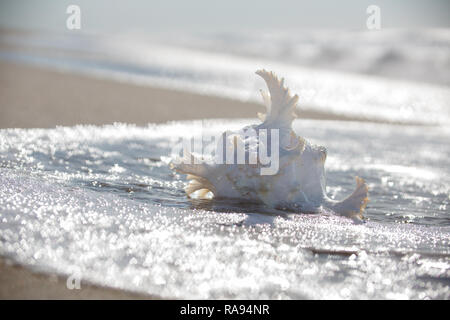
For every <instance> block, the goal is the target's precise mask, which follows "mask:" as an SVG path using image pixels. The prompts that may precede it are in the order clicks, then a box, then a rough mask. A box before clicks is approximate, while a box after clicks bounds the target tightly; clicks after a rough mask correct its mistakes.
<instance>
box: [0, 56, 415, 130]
mask: <svg viewBox="0 0 450 320" xmlns="http://www.w3.org/2000/svg"><path fill="white" fill-rule="evenodd" d="M43 93H45V94H43ZM257 112H264V106H263V104H262V103H261V104H259V103H254V102H250V101H248V102H244V101H239V100H233V99H227V98H222V97H215V96H206V95H201V94H196V93H190V92H183V91H177V90H172V89H163V88H156V87H151V86H143V85H137V84H130V83H122V82H118V81H115V80H108V79H102V78H96V77H91V76H88V75H83V74H72V73H65V72H62V71H57V70H52V69H46V68H41V67H37V66H31V65H24V64H23V65H22V64H12V63H8V62H5V61H1V60H0V129H5V128H53V127H55V126H57V125H58V126H74V125H79V124H89V125H104V124H112V123H114V122H121V123H132V124H136V125H147V124H149V123H164V122H168V121H177V120H196V119H207V118H209V119H211V118H231V119H232V118H255V117H256V114H257ZM299 117H300V118H303V119H316V120H339V121H362V122H373V123H390V124H399V125H402V123H396V122H385V121H378V120H370V121H369V120H366V119H361V118H355V117H347V116H343V115H335V114H331V113H326V112H319V111H310V110H300V115H299ZM403 125H414V124H412V123H408V124H403Z"/></svg>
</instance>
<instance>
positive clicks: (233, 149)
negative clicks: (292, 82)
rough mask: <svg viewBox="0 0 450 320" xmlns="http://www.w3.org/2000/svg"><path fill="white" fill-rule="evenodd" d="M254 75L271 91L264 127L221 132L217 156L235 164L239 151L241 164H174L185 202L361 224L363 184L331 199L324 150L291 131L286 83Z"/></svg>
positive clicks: (291, 99) (188, 160)
mask: <svg viewBox="0 0 450 320" xmlns="http://www.w3.org/2000/svg"><path fill="white" fill-rule="evenodd" d="M256 74H257V75H259V76H261V77H262V78H263V79H264V80H265V82H266V84H267V87H268V90H269V92H268V93H267V92H265V91H262V90H261V95H262V97H263V101H264V104H265V106H266V113H265V114H261V113H260V114H258V117H259V118H260V119H261V121H262V123H260V124H255V125H251V126H247V127H244V128H242V129H241V130H239V131H236V132H231V131H227V132H224V133H223V134H222V137H223V139H221V140H220V141H219V142H218V143H217V145H216V152H217V153H218V154H226V155H227V156H228V155H230V154H231V155H232V157H231V160H236V159H237V158H238V156H237V154H238V153H239V151H238V150H240V149H239V147H240V148H241V149H242V150H241V151H242V153H241V156H242V155H244V156H245V157H244V160H245V161H244V162H243V163H242V162H237V161H235V162H233V161H229V160H230V159H229V158H226V159H225V161H219V162H215V163H211V161H206V160H205V159H204V158H200V157H199V156H198V155H195V154H187V155H186V154H185V155H184V158H183V159H176V161H172V162H171V163H170V167H171V168H172V169H173V170H175V171H176V172H178V173H182V174H187V179H188V180H189V184H188V186H187V187H186V189H185V190H186V193H187V195H188V197H197V198H204V197H215V198H240V199H247V200H249V201H259V202H263V203H264V204H265V205H266V206H268V207H269V208H273V209H283V210H286V209H287V210H290V211H295V212H303V213H312V212H318V211H319V209H321V208H328V209H331V210H332V211H334V212H335V213H337V214H339V215H342V216H346V217H349V218H353V219H356V220H360V219H362V217H363V212H364V209H365V207H366V205H367V202H368V187H367V185H366V183H365V182H364V180H363V179H362V178H359V177H356V189H355V190H354V191H353V193H352V194H351V195H350V196H348V197H347V198H345V199H343V200H341V201H336V200H333V199H330V198H329V197H328V196H327V194H326V185H325V169H324V166H325V161H326V157H327V150H326V148H325V147H323V146H317V145H313V144H311V143H309V142H308V141H307V140H305V139H304V138H302V137H300V136H298V135H297V134H296V133H295V132H294V131H293V129H292V121H293V120H294V118H295V117H296V114H295V110H296V105H297V101H298V96H297V95H294V96H292V95H291V93H290V91H289V89H288V88H287V87H285V86H284V79H283V78H281V79H279V78H278V77H277V76H276V75H275V74H274V73H273V72H268V71H266V70H258V71H257V72H256ZM249 132H250V133H253V134H249ZM264 152H266V154H264ZM269 154H270V156H271V157H268V155H269ZM268 158H270V161H271V162H270V163H268V161H267V159H268ZM250 159H252V160H253V161H250ZM194 160H195V161H194ZM220 160H223V159H220Z"/></svg>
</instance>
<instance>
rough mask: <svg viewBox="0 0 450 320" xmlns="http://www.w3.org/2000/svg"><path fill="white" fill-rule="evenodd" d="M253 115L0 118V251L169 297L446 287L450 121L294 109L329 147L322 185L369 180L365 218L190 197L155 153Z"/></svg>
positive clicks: (336, 188) (368, 293)
mask: <svg viewBox="0 0 450 320" xmlns="http://www.w3.org/2000/svg"><path fill="white" fill-rule="evenodd" d="M255 121H256V120H239V121H224V120H210V121H203V122H200V121H197V122H177V123H170V124H165V125H149V126H148V127H136V126H131V125H122V124H116V125H110V126H103V127H96V126H76V127H58V128H56V129H28V130H25V129H7V130H0V221H1V223H0V254H1V255H3V256H9V257H11V258H13V259H14V260H16V261H18V262H20V263H23V264H25V265H27V266H31V267H33V268H36V269H39V270H43V271H56V272H58V273H61V274H64V275H71V274H73V273H76V274H80V275H81V276H82V279H83V280H89V281H92V282H95V283H99V284H103V285H108V286H113V287H118V288H126V289H129V290H135V291H139V292H146V293H150V294H155V295H160V296H162V297H178V298H316V299H317V298H318V299H321V298H418V299H422V298H445V299H448V298H450V291H449V285H450V281H449V280H450V246H449V244H450V210H449V201H450V196H449V195H450V176H449V169H448V168H449V167H450V160H449V155H450V145H449V144H448V141H449V138H450V131H449V130H448V129H445V128H443V127H424V126H417V127H415V126H394V125H387V124H370V123H357V122H333V121H312V120H310V121H307V120H298V121H296V122H294V129H295V130H296V132H297V133H298V134H300V135H302V136H304V137H306V138H307V139H308V140H310V141H312V142H313V143H317V144H322V145H324V146H326V147H327V149H328V159H327V163H326V169H327V178H328V192H329V194H330V195H332V196H333V197H335V198H336V199H339V198H341V197H343V196H346V195H348V194H349V193H350V192H351V191H352V189H353V187H354V176H355V175H358V176H361V177H363V178H365V179H366V181H367V182H368V185H369V188H370V199H371V201H370V203H369V205H368V207H367V210H366V217H367V222H366V223H364V224H362V225H356V224H353V223H352V222H351V221H350V220H348V219H346V218H343V217H337V216H334V215H333V214H332V213H330V212H323V213H322V214H317V215H306V214H293V213H289V212H286V213H280V214H274V213H269V212H267V210H265V209H264V208H263V207H261V206H259V205H256V204H248V203H242V202H236V201H214V200H213V201H191V200H188V199H187V198H186V196H185V194H184V191H183V187H184V186H185V183H186V182H185V181H186V180H185V177H183V176H181V175H178V174H174V173H173V172H171V171H170V170H169V169H168V167H167V164H166V162H165V161H164V159H165V158H162V159H161V157H165V156H168V155H169V153H170V150H171V146H172V145H173V143H174V142H175V141H176V140H177V139H178V138H179V137H180V136H183V135H186V134H192V135H199V134H201V133H202V130H203V133H205V132H211V133H217V132H222V131H223V130H225V129H237V128H240V127H242V126H243V125H246V124H249V123H254V122H255Z"/></svg>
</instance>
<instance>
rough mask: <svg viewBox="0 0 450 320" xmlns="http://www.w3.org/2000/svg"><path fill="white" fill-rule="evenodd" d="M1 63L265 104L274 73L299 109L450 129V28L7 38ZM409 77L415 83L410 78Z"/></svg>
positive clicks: (0, 52)
mask: <svg viewBox="0 0 450 320" xmlns="http://www.w3.org/2000/svg"><path fill="white" fill-rule="evenodd" d="M0 45H1V46H2V47H0V59H1V60H6V61H12V62H15V63H28V64H34V65H38V66H44V67H47V68H55V69H58V70H62V71H65V72H71V73H84V74H89V75H91V76H97V77H103V78H107V79H115V80H118V81H123V82H131V83H138V84H141V85H151V86H156V87H163V88H169V89H176V90H182V91H188V92H195V93H200V94H207V95H213V96H221V97H227V98H232V99H238V100H243V101H253V102H258V103H260V102H261V97H260V95H259V92H258V89H259V88H264V87H265V84H264V83H263V80H262V79H260V78H259V77H258V76H256V75H255V74H254V72H255V71H256V70H258V69H261V68H265V69H268V70H272V71H274V72H276V73H277V74H278V75H279V76H280V77H285V78H286V84H287V85H288V87H289V88H290V89H291V90H292V92H295V93H297V94H298V95H299V97H300V100H299V108H300V110H307V111H313V112H320V113H326V114H331V115H337V116H341V117H342V116H343V117H347V118H351V119H364V120H378V121H383V122H395V123H398V122H400V123H406V124H439V125H448V124H449V123H450V107H449V101H450V89H449V86H448V85H449V80H448V75H449V74H450V72H449V71H450V65H449V61H450V31H449V30H446V29H444V30H422V31H419V30H416V31H400V30H399V31H395V30H390V31H388V30H383V31H380V32H375V33H374V32H362V31H360V32H349V31H348V32H337V33H336V32H332V33H330V32H323V31H322V32H320V31H316V32H312V31H309V32H306V31H305V32H303V33H298V32H280V33H276V34H260V33H256V34H239V35H237V34H234V35H228V36H227V35H217V34H211V35H209V36H207V35H182V36H181V35H177V36H175V37H169V36H167V35H166V36H158V37H157V36H142V35H132V34H125V35H115V36H111V35H109V36H102V35H89V34H84V33H79V34H78V33H76V34H73V33H68V34H51V33H38V32H34V33H17V34H10V35H8V34H2V35H0ZM405 79H407V80H409V81H405Z"/></svg>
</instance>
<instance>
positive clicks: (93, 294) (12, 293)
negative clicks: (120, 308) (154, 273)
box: [0, 257, 160, 300]
mask: <svg viewBox="0 0 450 320" xmlns="http://www.w3.org/2000/svg"><path fill="white" fill-rule="evenodd" d="M17 299H26V300H29V299H33V300H34V299H38V300H42V299H51V300H67V299H81V300H94V299H105V300H117V299H120V300H129V299H136V300H155V299H160V298H158V297H156V296H151V295H146V294H142V293H138V292H132V291H127V290H121V289H116V288H110V287H103V286H99V285H96V284H92V283H89V282H84V281H83V280H82V281H81V284H80V289H72V290H70V289H68V288H67V286H66V278H65V277H63V276H62V275H59V274H51V273H43V272H35V271H33V270H32V269H31V268H28V267H25V266H22V265H20V264H18V263H16V262H14V261H12V260H10V259H8V258H4V257H0V300H17Z"/></svg>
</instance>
